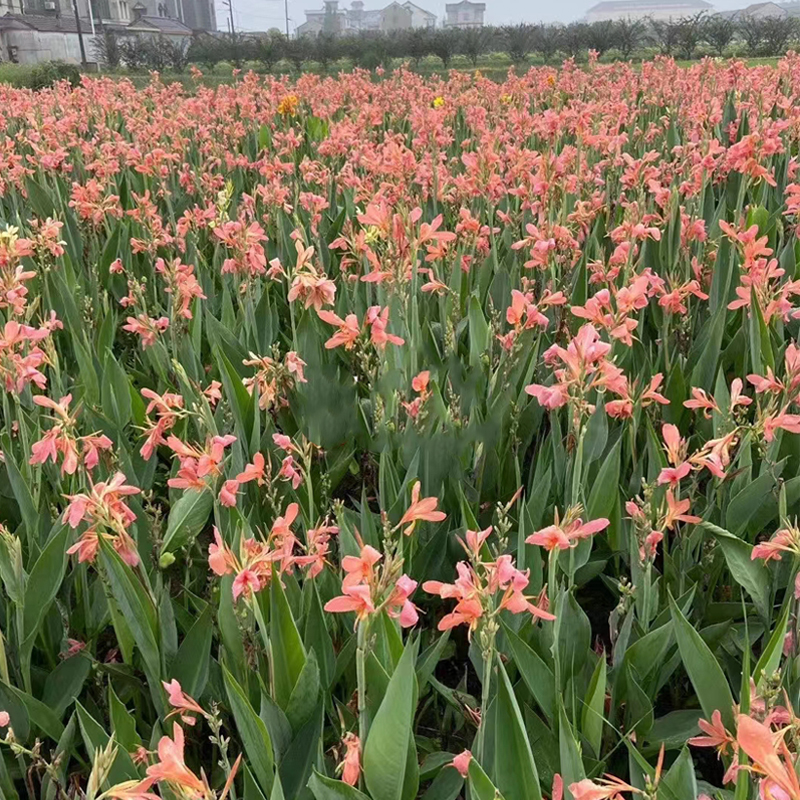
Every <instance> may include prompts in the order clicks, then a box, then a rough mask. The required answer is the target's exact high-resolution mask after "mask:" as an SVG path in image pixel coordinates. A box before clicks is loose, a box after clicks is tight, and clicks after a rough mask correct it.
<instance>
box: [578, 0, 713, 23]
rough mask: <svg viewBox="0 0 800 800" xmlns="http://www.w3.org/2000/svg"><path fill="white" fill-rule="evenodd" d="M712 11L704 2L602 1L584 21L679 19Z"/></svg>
mask: <svg viewBox="0 0 800 800" xmlns="http://www.w3.org/2000/svg"><path fill="white" fill-rule="evenodd" d="M712 9H713V6H712V5H711V4H710V3H707V2H706V0H602V2H600V3H597V5H594V6H592V7H591V8H590V9H589V10H588V11H587V12H586V17H585V20H586V22H600V21H601V20H609V19H612V20H613V19H646V18H647V19H680V18H681V17H692V16H694V15H695V14H699V13H701V12H703V11H711V10H712Z"/></svg>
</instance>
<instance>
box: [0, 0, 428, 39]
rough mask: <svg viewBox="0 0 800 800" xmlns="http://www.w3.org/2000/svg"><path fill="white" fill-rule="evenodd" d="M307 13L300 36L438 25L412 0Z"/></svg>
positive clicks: (330, 2)
mask: <svg viewBox="0 0 800 800" xmlns="http://www.w3.org/2000/svg"><path fill="white" fill-rule="evenodd" d="M0 1H2V0H0ZM305 13H306V21H305V22H304V23H302V25H298V26H297V35H298V36H316V35H317V34H319V33H322V32H323V31H325V32H329V33H335V34H347V33H359V32H360V31H384V32H387V33H388V32H390V31H400V30H408V29H409V28H434V27H436V15H435V14H432V13H431V12H430V11H426V10H425V9H424V8H422V7H421V6H418V5H416V3H412V2H410V0H406V2H399V0H393V2H391V3H389V5H387V6H384V7H383V8H379V9H365V8H364V3H363V0H353V2H352V3H351V4H350V8H339V2H338V0H325V4H324V6H323V8H320V9H314V10H310V11H306V12H305Z"/></svg>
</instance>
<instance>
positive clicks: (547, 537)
mask: <svg viewBox="0 0 800 800" xmlns="http://www.w3.org/2000/svg"><path fill="white" fill-rule="evenodd" d="M610 524H611V522H610V521H609V520H607V519H606V518H605V517H601V518H599V519H595V520H591V521H590V522H584V521H583V520H582V519H581V518H580V517H578V518H574V515H573V513H571V512H567V516H566V518H565V519H564V523H563V524H560V525H559V522H558V511H556V522H555V525H549V526H548V527H546V528H542V529H541V530H539V531H536V532H535V533H533V534H531V535H530V536H529V537H528V538H527V539H526V540H525V543H526V544H535V545H539V546H540V547H544V548H545V550H547V551H548V552H549V553H550V552H552V551H553V550H568V549H570V548H572V547H577V546H578V544H579V542H580V541H581V540H582V539H587V538H588V537H589V536H594V534H596V533H599V532H600V531H604V530H605V529H606V528H607V527H608V526H609V525H610Z"/></svg>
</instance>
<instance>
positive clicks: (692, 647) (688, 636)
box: [669, 595, 734, 730]
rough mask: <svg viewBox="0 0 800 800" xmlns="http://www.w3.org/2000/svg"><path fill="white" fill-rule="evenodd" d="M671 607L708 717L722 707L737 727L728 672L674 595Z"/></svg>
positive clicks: (729, 722)
mask: <svg viewBox="0 0 800 800" xmlns="http://www.w3.org/2000/svg"><path fill="white" fill-rule="evenodd" d="M669 607H670V612H671V614H672V621H673V625H674V627H675V638H676V639H677V641H678V649H679V650H680V654H681V660H682V661H683V665H684V667H685V668H686V672H687V674H688V675H689V680H691V682H692V686H694V690H695V692H696V694H697V698H698V699H699V700H700V705H701V706H702V708H703V713H704V714H705V718H706V719H711V715H712V714H713V713H714V712H715V711H717V710H718V711H719V712H720V714H722V721H723V722H724V723H725V727H726V728H728V730H733V729H734V720H733V695H732V694H731V689H730V686H728V679H727V678H726V677H725V673H724V672H723V671H722V668H721V667H720V665H719V663H718V662H717V659H716V658H714V654H713V653H712V652H711V650H709V648H708V645H707V644H706V643H705V642H704V641H703V639H702V637H701V636H700V634H699V633H698V632H697V631H696V630H695V629H694V627H693V626H692V625H691V623H690V622H689V621H688V620H687V619H686V617H684V616H683V614H682V613H681V610H680V609H679V608H678V606H677V605H676V603H675V601H674V600H673V599H672V595H670V596H669Z"/></svg>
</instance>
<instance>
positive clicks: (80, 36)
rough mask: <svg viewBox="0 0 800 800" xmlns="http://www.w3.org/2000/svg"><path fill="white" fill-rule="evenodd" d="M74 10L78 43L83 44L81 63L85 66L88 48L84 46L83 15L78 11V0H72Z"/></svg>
mask: <svg viewBox="0 0 800 800" xmlns="http://www.w3.org/2000/svg"><path fill="white" fill-rule="evenodd" d="M90 2H91V0H90ZM72 10H73V11H74V12H75V27H77V29H78V44H79V45H80V46H81V64H83V66H84V67H85V66H86V48H85V47H84V46H83V30H82V29H81V16H80V14H79V13H78V0H72Z"/></svg>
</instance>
